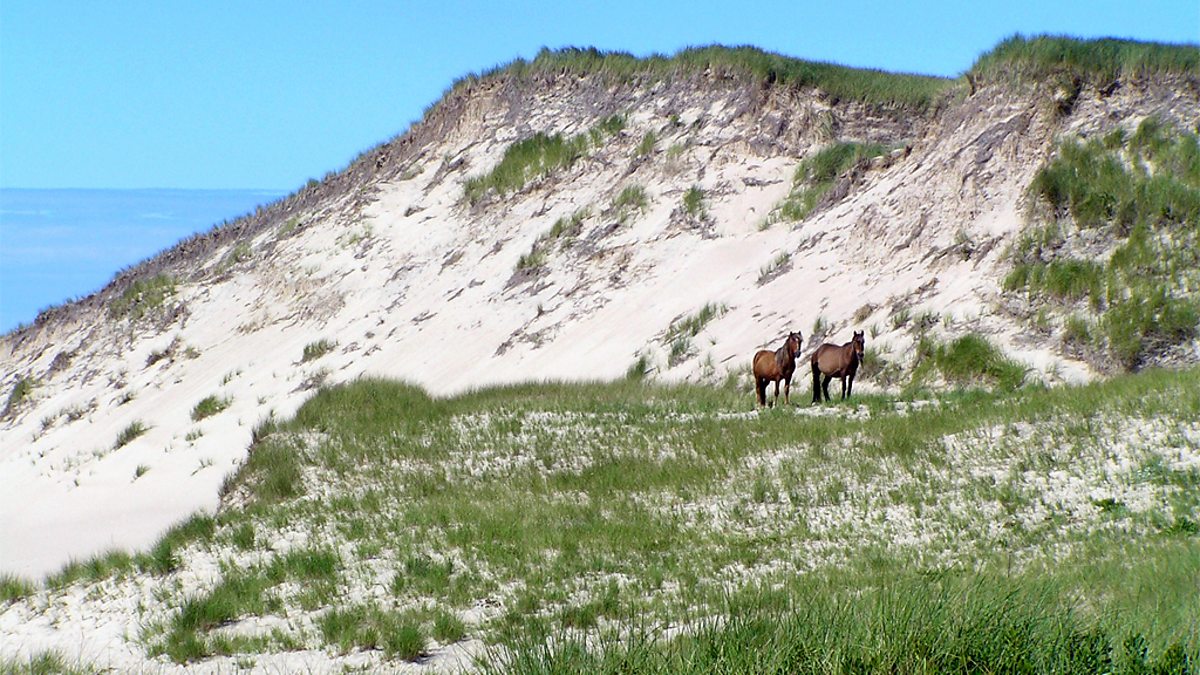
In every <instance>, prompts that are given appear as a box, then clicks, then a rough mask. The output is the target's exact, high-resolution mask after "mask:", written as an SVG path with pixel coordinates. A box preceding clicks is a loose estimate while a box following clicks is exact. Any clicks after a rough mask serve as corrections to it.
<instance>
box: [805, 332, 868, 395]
mask: <svg viewBox="0 0 1200 675" xmlns="http://www.w3.org/2000/svg"><path fill="white" fill-rule="evenodd" d="M866 348H867V338H866V337H865V336H864V335H863V332H862V331H860V330H856V331H854V338H853V339H852V340H850V341H849V342H847V343H846V344H844V345H842V346H841V347H839V346H837V345H831V344H829V343H828V342H827V343H825V344H823V345H821V346H820V347H817V350H816V351H815V352H813V354H812V374H813V403H820V402H821V393H822V392H824V393H825V400H826V401H829V400H832V399H830V397H829V380H831V379H833V378H835V377H836V378H838V379H840V380H841V381H842V400H843V401H844V400H846V398H848V397H849V396H850V391H851V390H852V389H854V373H856V372H858V364H860V363H862V359H863V351H864V350H866ZM822 374H824V375H825V381H824V382H822V381H821V375H822Z"/></svg>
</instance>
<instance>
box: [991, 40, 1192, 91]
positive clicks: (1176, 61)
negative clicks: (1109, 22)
mask: <svg viewBox="0 0 1200 675" xmlns="http://www.w3.org/2000/svg"><path fill="white" fill-rule="evenodd" d="M969 72H970V73H971V74H973V75H975V76H977V77H981V78H988V79H995V80H1000V81H1012V80H1014V79H1017V78H1020V79H1023V80H1027V81H1036V80H1041V79H1046V78H1049V77H1052V76H1056V75H1061V74H1064V73H1065V74H1069V75H1073V76H1077V77H1080V78H1082V79H1085V80H1087V81H1090V82H1093V83H1096V84H1100V85H1107V84H1109V83H1111V82H1113V81H1114V80H1116V79H1118V78H1126V79H1127V78H1130V77H1144V76H1147V75H1160V74H1172V73H1174V74H1183V75H1187V74H1195V73H1197V72H1200V48H1197V47H1196V46H1195V45H1171V44H1162V43H1153V42H1137V41H1134V40H1118V39H1113V38H1102V39H1096V40H1081V39H1077V38H1069V37H1062V36H1053V35H1038V36H1033V37H1025V36H1022V35H1014V36H1012V37H1010V38H1008V39H1006V40H1004V41H1003V42H1001V43H1000V44H999V45H997V46H996V47H995V48H994V49H992V50H991V51H989V52H987V53H986V54H984V55H982V56H980V57H979V59H977V60H976V61H975V64H974V65H973V66H972V67H971V70H970V71H969Z"/></svg>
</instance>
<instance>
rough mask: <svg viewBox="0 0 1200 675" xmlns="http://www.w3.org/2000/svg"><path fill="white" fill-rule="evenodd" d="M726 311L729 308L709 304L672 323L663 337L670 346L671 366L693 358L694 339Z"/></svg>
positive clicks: (669, 361) (669, 359)
mask: <svg viewBox="0 0 1200 675" xmlns="http://www.w3.org/2000/svg"><path fill="white" fill-rule="evenodd" d="M726 311H728V307H726V306H725V305H723V304H718V303H712V302H708V303H705V304H704V306H703V307H701V308H700V309H698V310H696V312H695V313H693V314H689V315H686V316H681V317H679V318H677V319H675V320H674V321H672V322H671V325H670V326H668V327H667V332H666V335H665V336H664V337H663V343H664V344H667V345H669V346H670V356H669V357H668V363H669V365H671V366H674V365H676V364H678V363H681V362H682V361H684V360H685V359H687V358H689V357H690V356H692V354H693V345H692V339H693V338H695V337H696V336H697V335H699V334H700V331H702V330H704V327H705V326H707V325H708V324H709V322H710V321H712V320H713V319H716V318H719V317H720V316H721V315H722V314H724V313H725V312H726Z"/></svg>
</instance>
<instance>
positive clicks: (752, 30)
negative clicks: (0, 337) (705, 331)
mask: <svg viewBox="0 0 1200 675" xmlns="http://www.w3.org/2000/svg"><path fill="white" fill-rule="evenodd" d="M1018 32H1019V33H1023V34H1026V35H1034V34H1041V33H1052V34H1067V35H1072V36H1077V37H1127V38H1134V39H1140V40H1155V41H1161V42H1176V43H1178V42H1190V43H1196V42H1200V2H1197V0H1165V1H1156V0H1122V1H1113V0H1086V1H1081V0H1032V1H1030V0H1006V1H1004V2H981V1H977V0H936V1H931V2H919V3H905V2H897V1H896V0H890V1H878V2H877V1H871V2H862V1H856V0H839V1H833V2H831V1H829V0H823V1H821V2H809V1H802V0H784V1H780V2H737V1H731V0H725V1H724V2H706V1H703V0H696V1H691V2H654V1H653V0H633V1H626V0H605V1H603V2H600V1H591V0H587V1H582V2H572V1H570V0H557V1H553V2H526V1H523V0H506V1H504V2H482V1H478V0H472V1H462V2H459V1H455V0H443V1H441V2H429V1H420V0H401V1H396V2H372V1H362V2H353V1H349V2H303V1H299V2H298V1H297V0H287V1H286V2H277V1H273V0H265V1H254V2H240V1H239V2H224V1H207V2H201V1H191V0H180V1H178V2H176V1H169V2H162V1H161V0H156V1H154V2H142V1H138V0H122V1H121V2H112V3H108V2H88V1H84V0H80V1H78V2H58V1H55V0H0V187H8V188H51V187H71V188H147V187H167V188H258V189H269V190H284V191H290V190H292V189H295V188H297V187H299V186H301V185H302V184H303V183H304V182H305V181H306V180H307V179H308V178H310V177H313V178H320V177H321V176H323V175H324V174H325V173H326V172H328V171H331V170H337V169H341V168H342V167H344V166H345V165H346V164H347V163H348V162H349V161H350V160H351V159H353V158H354V157H355V156H356V155H357V154H358V153H360V152H361V151H363V150H366V149H368V148H370V147H371V146H373V145H375V144H377V143H379V142H382V141H385V140H387V139H389V138H391V137H393V136H395V135H396V134H398V133H400V132H402V131H404V130H405V129H406V128H407V127H408V126H409V124H411V123H412V122H413V121H416V120H417V119H418V118H419V117H420V116H421V114H422V113H423V111H424V110H425V108H426V107H427V106H429V105H430V104H432V103H433V102H435V101H436V100H437V99H438V98H439V97H440V96H441V94H442V93H443V91H445V90H446V88H447V87H448V86H449V85H450V84H451V83H452V82H453V80H455V79H456V78H458V77H460V76H462V75H465V74H467V73H471V72H479V71H483V70H486V69H488V68H490V67H492V66H494V65H497V64H502V63H507V62H509V61H511V60H512V59H514V58H516V57H518V56H520V57H525V58H531V57H533V56H534V55H535V54H536V53H537V51H538V49H539V48H541V47H542V46H548V47H563V46H594V47H598V48H601V49H610V50H623V51H629V52H632V53H634V54H637V55H646V54H650V53H654V52H659V53H665V54H670V53H674V52H675V51H677V50H678V49H680V48H683V47H686V46H692V45H705V44H713V43H720V44H727V45H740V44H752V45H755V46H758V47H762V48H764V49H767V50H770V51H775V52H779V53H782V54H786V55H789V56H795V57H800V58H806V59H812V60H821V61H833V62H837V63H843V64H846V65H851V66H866V67H873V68H881V69H885V70H893V71H904V72H917V73H925V74H936V75H949V76H953V75H958V74H960V73H962V72H963V71H964V70H966V69H967V68H969V67H970V65H971V64H972V63H973V61H974V60H975V58H976V57H977V56H978V55H979V54H980V53H982V52H984V51H986V50H988V49H990V48H991V47H993V46H995V45H996V43H998V42H999V41H1000V40H1002V39H1003V38H1005V37H1007V36H1009V35H1012V34H1014V33H1018Z"/></svg>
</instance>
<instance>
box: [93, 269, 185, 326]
mask: <svg viewBox="0 0 1200 675" xmlns="http://www.w3.org/2000/svg"><path fill="white" fill-rule="evenodd" d="M178 286H179V282H178V281H177V280H176V279H175V277H173V276H171V275H169V274H157V275H155V276H153V277H149V278H144V279H135V280H134V281H133V283H131V284H129V286H128V287H126V288H125V291H124V292H122V293H121V295H120V296H118V297H117V298H116V299H114V300H113V301H112V303H111V304H109V307H108V311H109V314H110V315H111V316H113V317H115V318H125V317H128V318H130V319H133V320H135V321H136V320H138V319H141V318H143V317H145V316H147V315H148V314H150V313H152V312H154V311H156V310H158V309H159V308H161V307H162V306H163V305H164V304H166V301H167V299H168V298H170V297H171V296H172V295H174V294H175V292H176V290H177V289H178Z"/></svg>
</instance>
